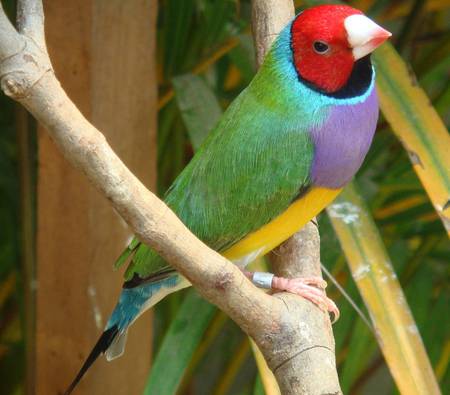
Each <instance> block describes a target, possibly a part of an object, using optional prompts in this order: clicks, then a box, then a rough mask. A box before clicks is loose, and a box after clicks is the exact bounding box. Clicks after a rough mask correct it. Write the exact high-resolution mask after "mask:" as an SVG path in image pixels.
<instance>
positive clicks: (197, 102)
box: [172, 74, 222, 149]
mask: <svg viewBox="0 0 450 395" xmlns="http://www.w3.org/2000/svg"><path fill="white" fill-rule="evenodd" d="M172 82H173V86H174V89H175V94H176V99H177V103H178V108H179V109H180V112H181V116H182V118H183V121H184V124H185V125H186V128H187V130H188V134H189V137H190V140H191V143H192V145H193V147H194V149H197V148H198V147H199V146H200V144H201V143H202V141H203V140H204V139H205V137H206V136H207V135H208V133H209V131H210V130H211V129H212V128H213V127H214V126H215V125H216V123H217V121H218V119H219V118H220V116H221V114H222V110H221V108H220V106H219V102H218V101H217V99H216V96H215V95H214V93H213V92H212V91H211V89H210V88H209V87H208V85H207V84H206V82H205V81H204V80H203V79H201V78H200V77H198V76H196V75H193V74H185V75H183V76H179V77H176V78H174V79H173V80H172Z"/></svg>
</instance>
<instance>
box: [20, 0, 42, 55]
mask: <svg viewBox="0 0 450 395" xmlns="http://www.w3.org/2000/svg"><path fill="white" fill-rule="evenodd" d="M17 29H18V30H19V33H22V34H23V35H25V36H27V37H30V38H31V39H33V40H34V41H35V43H36V44H37V45H38V46H39V47H41V48H42V49H44V48H45V33H44V9H43V7H42V1H41V0H18V2H17Z"/></svg>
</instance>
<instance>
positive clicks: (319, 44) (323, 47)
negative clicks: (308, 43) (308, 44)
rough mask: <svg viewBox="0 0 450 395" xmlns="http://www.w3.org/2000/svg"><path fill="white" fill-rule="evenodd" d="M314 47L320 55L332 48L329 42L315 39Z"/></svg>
mask: <svg viewBox="0 0 450 395" xmlns="http://www.w3.org/2000/svg"><path fill="white" fill-rule="evenodd" d="M313 48H314V51H315V52H317V53H318V54H319V55H323V54H325V53H327V52H328V51H329V50H330V47H329V46H328V44H327V43H324V42H323V41H314V44H313Z"/></svg>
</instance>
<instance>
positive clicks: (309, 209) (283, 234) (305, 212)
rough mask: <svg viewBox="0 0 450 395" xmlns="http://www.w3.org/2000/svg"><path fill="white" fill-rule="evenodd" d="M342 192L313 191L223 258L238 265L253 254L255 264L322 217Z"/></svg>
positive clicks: (227, 251)
mask: <svg viewBox="0 0 450 395" xmlns="http://www.w3.org/2000/svg"><path fill="white" fill-rule="evenodd" d="M341 190H342V189H328V188H319V187H313V188H311V189H310V190H309V191H308V192H307V193H306V194H305V195H303V196H302V197H301V198H300V199H298V200H296V201H295V202H294V203H292V204H291V205H290V206H289V207H288V209H287V210H286V211H284V212H283V213H282V214H280V215H279V216H278V217H276V218H275V219H274V220H272V221H271V222H269V223H268V224H266V225H264V226H263V227H262V228H261V229H259V230H257V231H255V232H253V233H250V234H249V235H248V236H246V237H244V238H243V239H242V240H241V241H239V242H238V243H236V244H235V245H234V246H233V247H231V248H229V249H228V250H226V251H225V252H224V253H223V255H224V256H225V257H226V258H227V259H229V260H231V261H236V260H239V259H242V258H244V257H246V256H249V255H251V254H252V255H251V257H252V259H251V260H254V259H256V258H258V257H260V256H262V255H265V254H267V253H268V252H269V251H271V250H273V249H274V248H275V247H277V246H279V245H280V244H281V243H282V242H283V241H285V240H287V239H288V238H289V237H291V236H292V235H293V234H294V233H296V232H297V231H298V230H300V229H301V228H302V227H303V226H304V225H306V224H307V223H308V221H309V220H311V218H313V217H315V216H316V215H317V214H319V213H320V212H321V211H322V210H323V209H324V208H325V207H326V206H328V205H329V204H330V203H331V202H332V201H333V200H334V199H335V197H336V196H337V195H338V194H339V192H341ZM255 251H257V253H255Z"/></svg>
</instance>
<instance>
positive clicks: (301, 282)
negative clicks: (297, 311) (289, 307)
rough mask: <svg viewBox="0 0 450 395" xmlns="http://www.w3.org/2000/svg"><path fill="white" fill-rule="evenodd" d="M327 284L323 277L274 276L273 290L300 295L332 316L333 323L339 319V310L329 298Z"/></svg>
mask: <svg viewBox="0 0 450 395" xmlns="http://www.w3.org/2000/svg"><path fill="white" fill-rule="evenodd" d="M326 287H327V283H326V281H325V280H324V279H322V278H321V277H300V278H284V277H277V276H274V277H273V279H272V289H273V290H274V291H285V292H290V293H293V294H295V295H299V296H301V297H303V298H305V299H307V300H309V301H310V302H312V303H314V304H315V305H317V306H318V307H320V308H321V309H322V310H324V311H328V312H329V313H331V314H332V323H335V322H336V321H337V320H338V319H339V315H340V313H339V309H338V307H337V306H336V304H335V303H334V302H333V301H332V300H331V299H330V298H329V297H327V295H326V293H325V288H326Z"/></svg>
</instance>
